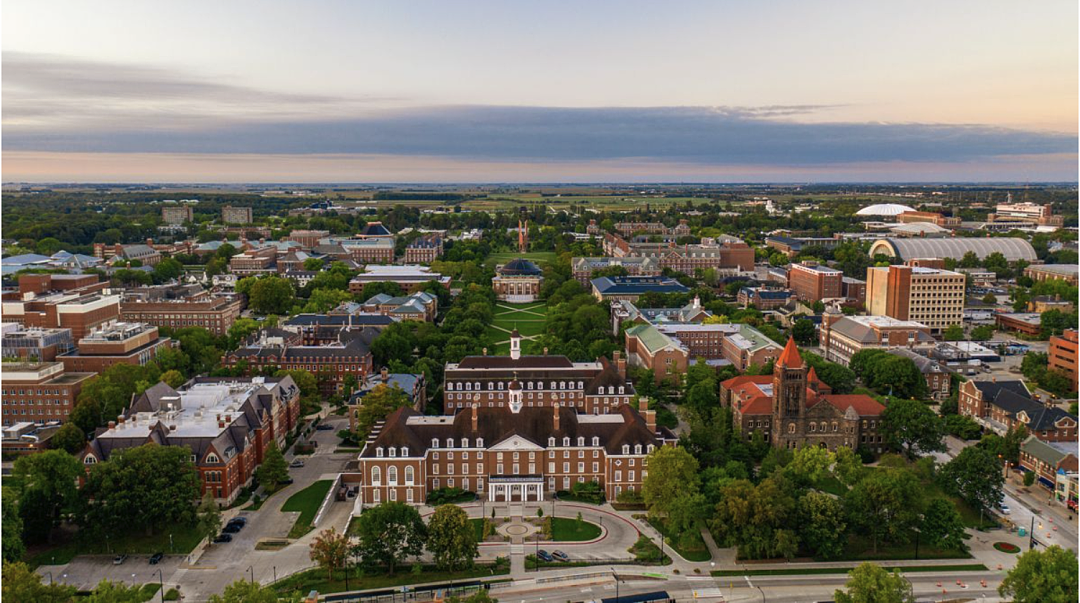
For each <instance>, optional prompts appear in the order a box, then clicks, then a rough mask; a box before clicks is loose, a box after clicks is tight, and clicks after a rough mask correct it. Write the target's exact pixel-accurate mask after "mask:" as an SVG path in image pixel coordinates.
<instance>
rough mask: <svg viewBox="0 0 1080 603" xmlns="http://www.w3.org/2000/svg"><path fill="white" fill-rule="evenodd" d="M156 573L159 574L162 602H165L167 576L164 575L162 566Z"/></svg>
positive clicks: (159, 590)
mask: <svg viewBox="0 0 1080 603" xmlns="http://www.w3.org/2000/svg"><path fill="white" fill-rule="evenodd" d="M155 573H156V574H157V575H158V592H159V593H161V603H165V576H164V575H162V573H161V568H160V567H159V568H158V569H157V572H155ZM150 577H151V578H153V577H154V574H150Z"/></svg>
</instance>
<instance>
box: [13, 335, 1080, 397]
mask: <svg viewBox="0 0 1080 603" xmlns="http://www.w3.org/2000/svg"><path fill="white" fill-rule="evenodd" d="M5 345H6V344H5ZM1076 348H1077V331H1076V329H1066V330H1065V332H1064V333H1062V334H1061V335H1055V336H1053V337H1051V338H1050V347H1049V348H1048V349H1047V351H1046V356H1047V368H1049V369H1050V370H1052V371H1054V372H1057V373H1061V374H1062V375H1065V376H1066V377H1068V378H1069V380H1070V381H1071V382H1072V391H1074V392H1075V391H1076V377H1077V373H1078V372H1080V371H1078V370H1077V355H1076Z"/></svg>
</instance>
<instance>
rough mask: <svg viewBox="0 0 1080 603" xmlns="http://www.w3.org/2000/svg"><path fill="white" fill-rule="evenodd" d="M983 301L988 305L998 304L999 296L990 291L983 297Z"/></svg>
mask: <svg viewBox="0 0 1080 603" xmlns="http://www.w3.org/2000/svg"><path fill="white" fill-rule="evenodd" d="M982 302H983V303H984V304H988V305H997V296H996V295H994V294H993V292H988V293H987V294H986V295H984V296H983V297H982Z"/></svg>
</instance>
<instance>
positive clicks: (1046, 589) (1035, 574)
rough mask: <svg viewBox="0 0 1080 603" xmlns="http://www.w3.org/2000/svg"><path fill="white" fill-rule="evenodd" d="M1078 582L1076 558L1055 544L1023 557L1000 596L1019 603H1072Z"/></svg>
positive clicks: (1027, 553) (1006, 578)
mask: <svg viewBox="0 0 1080 603" xmlns="http://www.w3.org/2000/svg"><path fill="white" fill-rule="evenodd" d="M1077 580H1078V576H1077V564H1076V555H1075V554H1073V553H1071V552H1069V551H1067V550H1065V549H1063V548H1061V547H1059V546H1057V545H1053V546H1049V547H1047V548H1046V550H1039V549H1032V550H1030V551H1027V552H1026V553H1024V554H1023V555H1020V558H1019V559H1018V560H1017V562H1016V567H1014V568H1012V569H1011V570H1009V573H1008V574H1006V575H1005V579H1004V580H1002V581H1001V586H999V587H998V593H999V594H1000V595H1001V596H1003V597H1009V598H1011V600H1013V601H1016V602H1017V603H1036V602H1037V603H1072V602H1073V601H1076V584H1077Z"/></svg>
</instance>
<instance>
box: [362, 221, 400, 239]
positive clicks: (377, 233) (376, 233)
mask: <svg viewBox="0 0 1080 603" xmlns="http://www.w3.org/2000/svg"><path fill="white" fill-rule="evenodd" d="M360 234H361V235H363V236H365V237H390V236H393V234H394V233H392V232H390V231H389V230H388V229H387V228H386V227H385V226H383V224H382V222H368V223H367V224H365V225H364V229H363V230H362V231H360Z"/></svg>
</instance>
